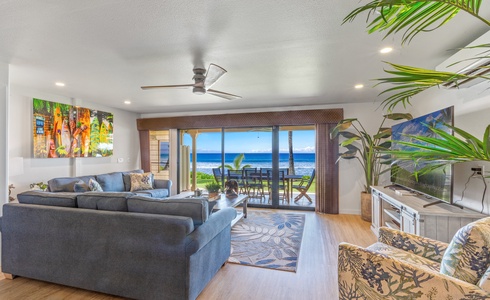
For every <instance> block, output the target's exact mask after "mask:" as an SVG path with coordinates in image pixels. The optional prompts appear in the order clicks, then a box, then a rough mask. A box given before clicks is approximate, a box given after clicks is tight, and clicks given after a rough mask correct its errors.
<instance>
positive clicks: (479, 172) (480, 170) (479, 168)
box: [471, 166, 485, 175]
mask: <svg viewBox="0 0 490 300" xmlns="http://www.w3.org/2000/svg"><path fill="white" fill-rule="evenodd" d="M471 171H473V172H475V175H483V174H485V167H484V166H477V167H472V168H471Z"/></svg>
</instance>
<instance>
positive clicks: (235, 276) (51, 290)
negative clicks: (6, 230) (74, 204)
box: [0, 210, 375, 300]
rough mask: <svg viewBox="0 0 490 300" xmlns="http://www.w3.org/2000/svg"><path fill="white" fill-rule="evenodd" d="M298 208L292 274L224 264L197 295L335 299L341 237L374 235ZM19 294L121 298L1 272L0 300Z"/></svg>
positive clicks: (360, 240)
mask: <svg viewBox="0 0 490 300" xmlns="http://www.w3.org/2000/svg"><path fill="white" fill-rule="evenodd" d="M269 211H273V210H269ZM287 212H288V213H291V212H293V211H287ZM298 213H304V214H305V215H306V224H305V232H304V236H303V241H302V246H301V252H300V256H299V262H298V269H297V272H296V273H293V272H285V271H277V270H269V269H263V268H256V267H250V266H242V265H236V264H230V263H228V264H226V265H225V266H224V267H223V268H222V269H221V270H220V271H219V272H218V274H216V276H215V277H214V278H213V280H212V281H211V282H210V283H209V284H208V286H207V287H206V288H205V289H204V291H202V293H201V294H200V295H199V297H198V299H199V300H205V299H213V300H215V299H234V300H240V299H252V300H253V299H271V300H272V299H322V300H323V299H337V298H338V295H337V251H338V250H337V249H338V244H339V242H342V241H344V242H349V243H353V244H357V245H361V246H367V245H369V244H372V243H373V242H375V236H374V234H373V233H372V232H371V230H370V229H369V223H367V222H365V221H362V220H361V218H360V216H355V215H322V214H316V213H314V212H298ZM94 276H97V275H96V274H94ZM17 299H23V300H24V299H36V300H37V299H69V300H72V299H121V298H117V297H113V296H109V295H105V294H100V293H94V292H89V291H85V290H80V289H75V288H70V287H66V286H61V285H57V284H50V283H46V282H42V281H37V280H32V279H26V278H22V277H18V278H15V279H14V280H9V279H5V278H4V277H3V276H2V275H0V300H17Z"/></svg>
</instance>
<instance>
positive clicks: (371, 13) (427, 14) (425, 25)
mask: <svg viewBox="0 0 490 300" xmlns="http://www.w3.org/2000/svg"><path fill="white" fill-rule="evenodd" d="M482 1H483V0H458V1H454V0H432V1H414V0H374V1H371V2H369V3H368V4H366V5H363V6H361V7H358V8H356V9H355V10H353V11H352V12H351V13H350V14H348V15H347V16H346V17H345V18H344V20H343V23H346V22H352V21H353V20H354V19H355V18H356V17H357V16H358V15H360V14H363V13H366V12H367V14H368V16H367V20H366V22H367V23H368V25H367V28H368V32H369V33H373V32H381V31H387V32H386V34H385V38H386V37H387V36H389V35H392V34H395V33H398V32H403V37H402V44H404V43H409V42H410V41H411V40H412V39H413V38H414V37H415V36H416V35H417V34H419V33H420V32H427V31H432V30H435V29H437V28H439V27H441V26H442V25H444V24H446V23H447V22H449V21H450V20H451V19H453V18H454V17H455V16H456V15H457V14H458V13H459V12H460V11H464V12H466V13H468V14H470V15H472V16H474V17H476V18H478V19H479V20H480V21H482V22H483V23H485V24H487V25H489V26H490V22H489V21H488V20H486V19H484V18H482V17H481V16H479V15H478V13H479V11H480V6H481V3H482ZM371 18H373V19H372V21H370V22H369V20H370V19H371Z"/></svg>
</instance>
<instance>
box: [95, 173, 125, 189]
mask: <svg viewBox="0 0 490 300" xmlns="http://www.w3.org/2000/svg"><path fill="white" fill-rule="evenodd" d="M95 179H96V180H97V182H98V183H99V184H100V186H101V187H102V190H103V191H104V192H124V181H123V175H122V172H113V173H108V174H100V175H97V176H96V177H95Z"/></svg>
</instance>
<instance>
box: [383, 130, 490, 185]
mask: <svg viewBox="0 0 490 300" xmlns="http://www.w3.org/2000/svg"><path fill="white" fill-rule="evenodd" d="M425 126H428V127H429V129H430V130H431V131H433V132H434V133H435V134H437V135H438V137H437V138H430V137H424V136H415V135H409V136H408V137H410V141H408V142H407V141H399V142H397V144H399V145H403V146H404V150H390V151H382V152H383V153H384V154H391V156H392V160H393V161H394V162H397V163H398V162H404V161H405V162H413V163H414V164H419V165H423V167H421V168H420V169H419V170H417V171H416V173H417V174H416V175H421V174H425V173H427V172H430V171H431V170H434V169H437V168H439V167H441V166H443V165H447V164H454V163H459V162H466V161H490V152H489V145H490V125H488V126H487V128H486V130H485V133H484V135H483V138H482V139H481V140H480V139H478V138H476V137H475V136H473V135H472V134H470V133H468V132H466V131H464V130H462V129H460V128H457V127H455V126H451V125H449V124H444V125H443V126H444V127H447V128H449V129H452V130H453V131H454V132H455V133H456V134H458V135H459V136H453V135H451V134H450V133H448V132H447V130H444V129H442V128H435V127H432V126H429V125H427V124H425Z"/></svg>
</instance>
